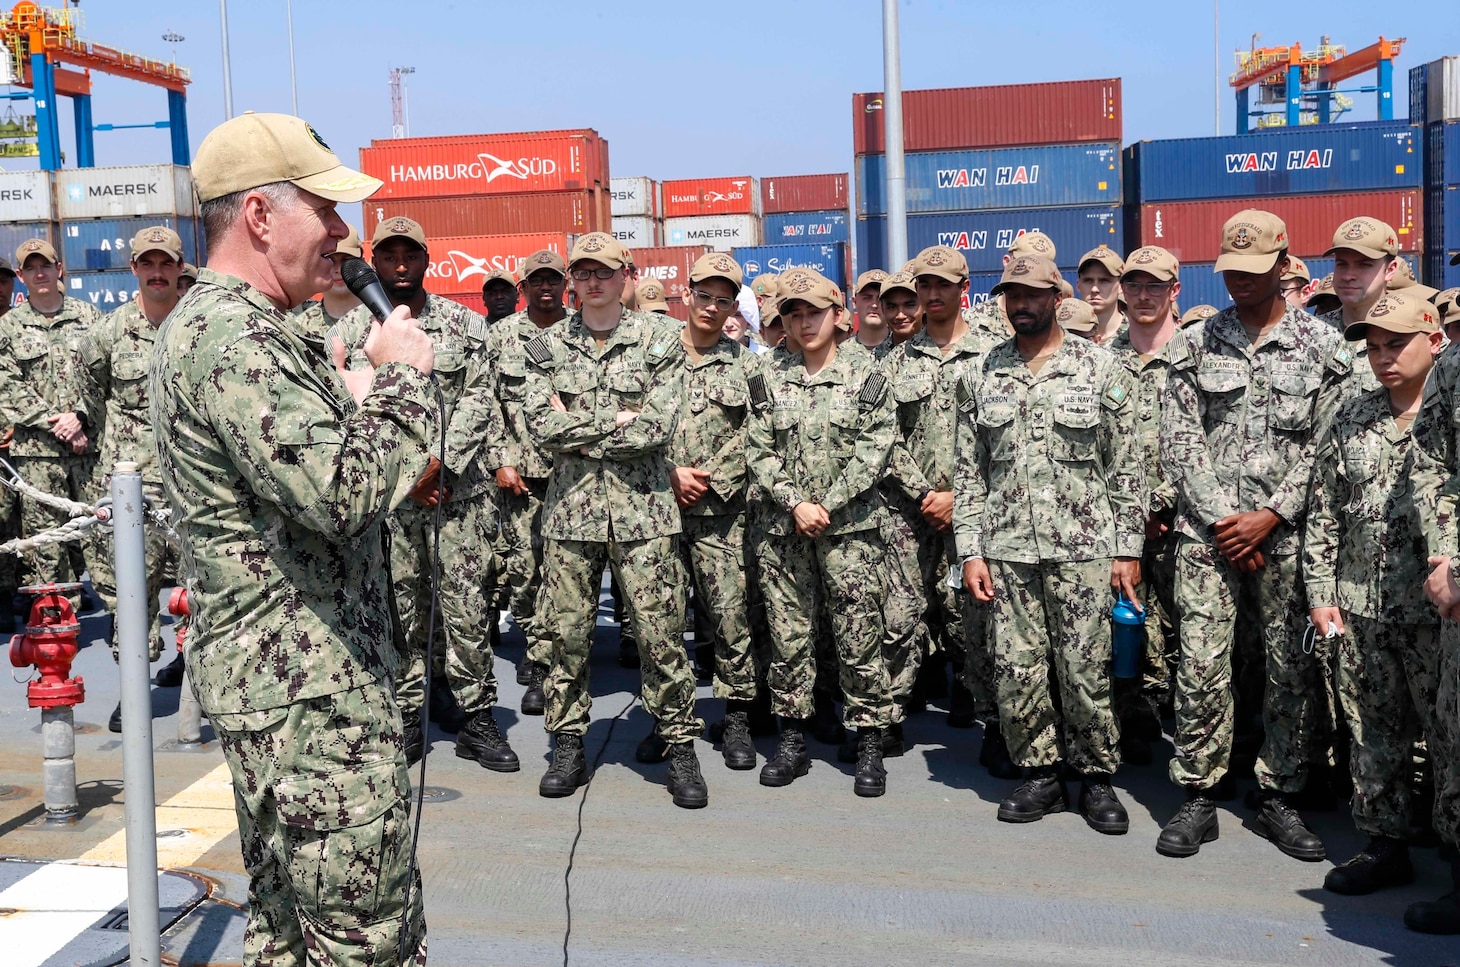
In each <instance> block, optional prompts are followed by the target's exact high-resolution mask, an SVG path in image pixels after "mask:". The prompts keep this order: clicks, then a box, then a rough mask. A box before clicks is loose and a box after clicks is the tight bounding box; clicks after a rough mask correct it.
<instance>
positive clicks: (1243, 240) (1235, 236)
mask: <svg viewBox="0 0 1460 967" xmlns="http://www.w3.org/2000/svg"><path fill="white" fill-rule="evenodd" d="M1252 236H1253V232H1252V231H1251V230H1250V229H1249V228H1248V227H1247V226H1246V225H1243V226H1241V227H1239V228H1238V229H1237V230H1236V231H1235V232H1233V233H1232V247H1233V248H1251V247H1252V243H1253V242H1254V241H1256V239H1254V238H1253V237H1252Z"/></svg>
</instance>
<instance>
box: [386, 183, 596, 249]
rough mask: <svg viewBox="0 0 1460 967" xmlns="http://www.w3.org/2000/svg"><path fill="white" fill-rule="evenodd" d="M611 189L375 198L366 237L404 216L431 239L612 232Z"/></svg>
mask: <svg viewBox="0 0 1460 967" xmlns="http://www.w3.org/2000/svg"><path fill="white" fill-rule="evenodd" d="M608 206H609V198H608V192H607V191H605V190H603V189H600V188H593V189H590V190H588V191H543V192H537V193H534V194H526V195H463V196H461V197H459V198H414V199H409V200H399V201H398V200H394V199H390V198H379V197H378V196H377V197H376V198H371V199H368V200H366V201H365V203H364V204H363V205H362V208H363V209H364V212H365V237H366V238H369V237H370V236H371V235H372V234H374V232H375V226H376V225H379V224H380V223H381V222H383V221H385V220H386V219H387V218H397V217H400V216H402V215H404V216H405V217H406V218H413V219H415V220H416V221H418V222H420V223H421V227H422V228H424V229H425V230H426V237H427V238H461V237H465V236H470V235H522V234H534V233H541V232H554V233H556V232H563V233H566V234H568V235H582V234H584V233H585V232H599V231H603V232H606V231H609V230H610V228H611V226H612V216H611V215H609V214H608Z"/></svg>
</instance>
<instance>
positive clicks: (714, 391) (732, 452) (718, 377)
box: [666, 335, 751, 517]
mask: <svg viewBox="0 0 1460 967" xmlns="http://www.w3.org/2000/svg"><path fill="white" fill-rule="evenodd" d="M681 345H682V344H681ZM750 356H751V353H750V351H749V350H747V349H746V348H745V347H743V346H741V345H740V344H739V343H738V342H736V341H735V340H733V339H731V338H729V337H728V336H723V335H722V336H721V337H720V341H719V342H717V343H715V345H713V346H711V347H710V348H709V350H707V351H706V352H705V353H704V354H703V355H702V356H701V357H700V359H699V361H698V362H696V361H695V360H693V359H691V358H690V357H689V354H688V353H686V354H685V360H684V395H683V398H682V400H681V402H680V411H679V426H678V428H676V429H675V431H674V436H673V437H672V438H671V439H670V441H669V447H668V450H667V451H666V456H667V457H668V459H669V465H670V466H671V467H695V468H697V469H699V470H708V471H710V489H709V491H708V492H706V494H705V495H704V496H703V497H701V498H700V499H699V502H698V503H696V504H695V505H694V506H693V507H682V508H680V513H682V514H685V515H687V516H690V517H715V516H721V515H724V514H738V513H741V512H743V511H744V510H745V481H746V476H747V471H746V453H745V437H746V434H747V433H748V432H749V428H748V427H747V426H746V425H745V418H746V415H747V414H748V413H749V406H750V387H749V383H748V382H747V378H748V377H747V375H746V362H747V360H749V359H750Z"/></svg>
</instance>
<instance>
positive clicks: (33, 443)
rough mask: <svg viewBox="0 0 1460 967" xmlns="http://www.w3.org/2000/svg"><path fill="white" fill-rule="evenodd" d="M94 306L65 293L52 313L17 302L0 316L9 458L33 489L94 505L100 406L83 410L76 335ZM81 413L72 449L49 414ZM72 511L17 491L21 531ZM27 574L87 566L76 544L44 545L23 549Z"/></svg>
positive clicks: (71, 574) (54, 577) (49, 577)
mask: <svg viewBox="0 0 1460 967" xmlns="http://www.w3.org/2000/svg"><path fill="white" fill-rule="evenodd" d="M101 318H102V315H101V313H100V312H99V311H97V309H96V308H95V307H93V306H91V305H88V304H87V303H85V302H82V301H81V300H80V299H73V298H71V297H70V296H66V297H65V298H64V299H63V300H62V302H61V308H60V309H58V310H57V311H56V314H55V315H53V316H44V315H42V314H41V313H39V312H37V311H36V310H35V308H34V307H32V306H31V304H30V303H29V302H22V303H21V304H20V305H18V306H16V307H15V308H14V309H11V310H10V311H9V312H7V313H6V314H5V316H4V317H3V318H0V387H3V389H0V408H3V416H4V420H3V422H5V423H9V424H11V425H12V426H14V427H15V437H14V439H13V440H11V442H10V451H9V456H8V458H7V459H9V461H10V462H11V464H13V465H14V466H15V469H16V470H17V471H19V473H20V476H21V477H22V478H23V479H24V480H25V481H26V483H29V484H31V485H32V486H34V487H35V488H37V489H38V490H42V491H45V492H46V493H48V494H54V495H56V496H58V497H65V498H68V499H70V500H79V501H82V502H84V503H88V504H94V503H96V502H97V501H98V500H100V499H101V498H102V497H103V496H105V495H104V494H102V493H101V492H100V491H99V490H97V489H96V488H95V487H94V486H93V481H92V471H93V468H94V466H95V456H94V454H95V453H96V433H97V431H98V430H99V429H100V428H101V427H100V423H101V416H102V414H100V413H86V412H85V407H86V400H85V397H84V395H83V389H82V380H81V371H80V366H79V364H78V360H79V356H78V355H77V354H78V352H79V351H80V349H81V339H82V337H83V336H85V335H86V332H87V330H89V329H90V328H91V327H92V326H94V325H96V323H98V322H100V321H101ZM72 412H75V413H83V414H85V416H86V418H87V419H86V421H85V429H86V435H87V452H86V453H85V454H81V455H77V454H73V453H72V452H71V447H70V446H68V445H67V444H64V443H62V442H61V441H60V440H58V439H56V437H55V436H53V435H52V434H51V424H50V423H49V422H48V418H49V417H51V416H54V415H56V414H57V413H72ZM69 519H70V518H69V517H68V516H67V515H66V514H65V512H63V511H59V510H52V509H51V508H49V507H45V506H43V505H41V504H38V503H36V502H35V501H34V500H29V499H26V498H21V501H20V532H21V534H22V535H24V536H30V535H32V534H36V533H39V532H40V531H44V530H49V529H50V528H52V527H57V526H59V525H61V524H64V523H66V522H67V520H69ZM27 560H28V564H29V568H30V576H31V580H32V581H36V582H46V581H79V580H81V572H82V571H83V570H85V561H84V555H83V554H82V553H81V548H80V545H79V544H75V543H70V544H47V545H45V546H43V547H38V548H36V549H35V550H33V551H31V552H30V553H29V554H28V555H27Z"/></svg>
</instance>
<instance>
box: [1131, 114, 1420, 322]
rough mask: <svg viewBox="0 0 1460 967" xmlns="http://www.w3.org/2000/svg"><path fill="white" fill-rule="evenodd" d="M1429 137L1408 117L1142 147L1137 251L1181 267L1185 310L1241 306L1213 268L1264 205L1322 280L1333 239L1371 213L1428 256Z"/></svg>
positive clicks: (1134, 208) (1135, 178) (1134, 185)
mask: <svg viewBox="0 0 1460 967" xmlns="http://www.w3.org/2000/svg"><path fill="white" fill-rule="evenodd" d="M1423 160H1424V154H1423V147H1422V140H1421V129H1420V127H1419V126H1418V125H1411V124H1410V123H1409V122H1408V121H1374V122H1367V123H1361V124H1327V125H1311V126H1305V127H1300V128H1273V129H1269V130H1267V131H1262V132H1257V133H1251V134H1239V135H1231V136H1224V137H1215V138H1183V139H1179V140H1172V141H1141V142H1138V143H1136V144H1133V145H1131V146H1130V147H1128V148H1127V149H1126V151H1125V176H1126V195H1127V197H1128V198H1130V199H1131V205H1130V206H1129V208H1128V211H1127V219H1128V222H1127V232H1126V234H1127V237H1128V238H1129V239H1130V244H1129V247H1130V248H1132V249H1134V248H1136V247H1138V246H1140V245H1160V246H1161V247H1163V248H1166V249H1169V250H1170V251H1171V253H1172V254H1173V255H1175V256H1176V257H1177V258H1178V259H1180V260H1181V288H1182V292H1181V296H1180V302H1181V304H1182V305H1198V304H1200V303H1207V304H1210V305H1214V306H1217V307H1219V308H1220V307H1222V306H1225V305H1228V304H1230V302H1231V299H1230V297H1229V296H1228V295H1227V290H1226V286H1225V285H1224V284H1223V283H1222V280H1221V278H1220V277H1218V276H1217V275H1216V274H1215V273H1214V272H1213V270H1212V263H1214V262H1215V261H1216V259H1217V255H1218V251H1219V249H1220V246H1221V239H1222V226H1223V225H1224V224H1225V223H1226V221H1227V219H1228V218H1230V217H1231V216H1232V215H1234V214H1236V213H1237V212H1239V211H1241V210H1242V209H1244V208H1262V209H1265V210H1267V211H1270V212H1272V213H1274V214H1275V215H1277V216H1278V217H1279V218H1281V219H1282V220H1283V221H1284V222H1286V223H1287V226H1288V235H1289V245H1290V248H1289V251H1290V252H1291V253H1292V254H1293V255H1296V256H1298V257H1299V258H1302V259H1303V260H1304V261H1305V262H1307V263H1308V267H1309V269H1310V270H1311V271H1312V272H1313V273H1314V275H1315V278H1316V277H1319V276H1322V275H1325V274H1327V273H1328V272H1330V271H1332V270H1333V263H1332V260H1331V259H1325V258H1324V257H1323V253H1324V252H1326V251H1328V249H1329V248H1330V247H1331V244H1332V242H1333V232H1334V229H1336V228H1337V227H1338V226H1339V225H1340V224H1341V223H1343V222H1344V221H1345V220H1346V219H1349V218H1354V217H1357V216H1360V215H1368V216H1370V217H1372V218H1378V219H1382V220H1383V221H1385V222H1388V223H1389V224H1390V225H1392V226H1394V230H1395V232H1397V233H1398V235H1399V248H1400V251H1401V252H1402V253H1404V254H1406V255H1408V256H1410V257H1411V261H1412V262H1413V261H1414V258H1413V257H1414V256H1417V255H1418V254H1419V253H1421V252H1422V251H1423V250H1424V231H1423V228H1424V224H1425V215H1424V204H1423V192H1422V185H1423V174H1422V168H1423Z"/></svg>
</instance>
